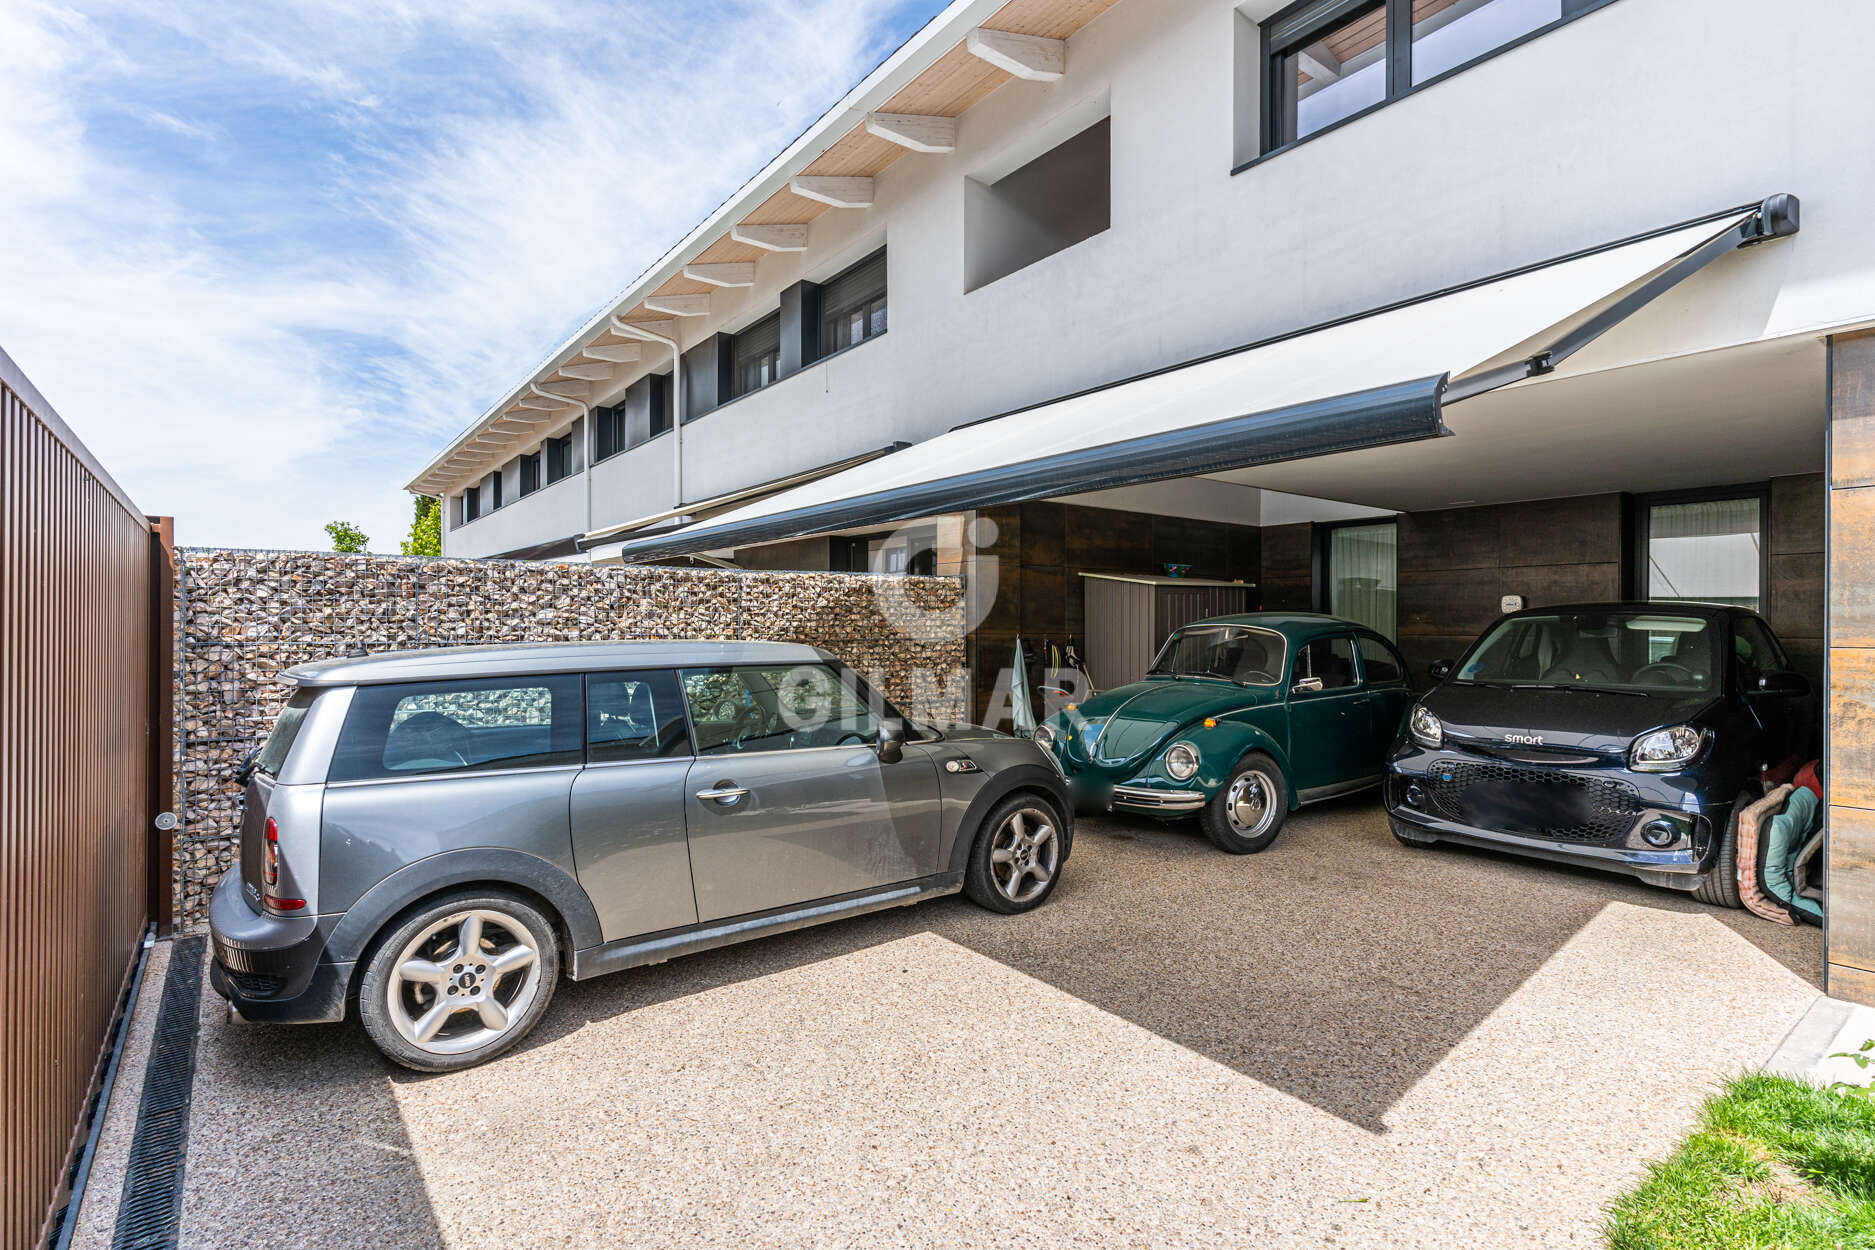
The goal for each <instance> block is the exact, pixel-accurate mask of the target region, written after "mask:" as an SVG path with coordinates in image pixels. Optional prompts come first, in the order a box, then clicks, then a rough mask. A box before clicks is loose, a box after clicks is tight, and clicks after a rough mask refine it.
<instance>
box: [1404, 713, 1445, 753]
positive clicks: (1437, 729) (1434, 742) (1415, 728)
mask: <svg viewBox="0 0 1875 1250" xmlns="http://www.w3.org/2000/svg"><path fill="white" fill-rule="evenodd" d="M1406 728H1407V731H1408V732H1409V733H1411V734H1412V735H1413V741H1415V742H1417V743H1419V745H1420V746H1422V747H1436V746H1440V745H1441V744H1443V743H1444V742H1445V726H1444V725H1443V724H1441V723H1440V721H1439V718H1438V717H1436V716H1434V715H1433V714H1432V713H1431V712H1429V711H1427V710H1426V705H1425V704H1423V703H1420V704H1416V705H1414V707H1413V714H1412V715H1411V716H1409V717H1407V718H1406Z"/></svg>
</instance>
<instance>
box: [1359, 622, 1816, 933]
mask: <svg viewBox="0 0 1875 1250" xmlns="http://www.w3.org/2000/svg"><path fill="white" fill-rule="evenodd" d="M1432 676H1433V678H1434V680H1435V681H1436V682H1438V683H1439V684H1438V685H1437V686H1435V687H1434V689H1433V690H1432V691H1431V693H1429V694H1427V695H1426V696H1425V697H1424V698H1423V699H1421V700H1420V701H1419V703H1418V704H1417V705H1415V706H1414V708H1413V709H1412V711H1411V712H1409V713H1408V715H1407V719H1406V727H1405V729H1404V730H1402V731H1401V735H1400V741H1399V744H1398V746H1397V747H1396V748H1395V750H1394V753H1393V758H1392V760H1391V762H1390V764H1389V766H1388V772H1389V776H1388V778H1387V785H1386V797H1385V802H1386V807H1387V815H1388V818H1389V821H1390V823H1391V824H1392V826H1393V833H1394V836H1395V837H1397V838H1398V839H1399V840H1400V841H1402V842H1405V843H1407V844H1409V845H1413V846H1427V845H1431V844H1433V843H1436V842H1444V841H1451V842H1463V843H1469V844H1471V845H1475V846H1485V847H1493V848H1497V849H1500V850H1508V851H1514V852H1516V853H1518V854H1522V855H1532V856H1537V857H1539V858H1543V859H1550V860H1558V861H1562V862H1565V863H1571V864H1583V865H1587V866H1590V867H1595V868H1607V869H1612V870H1615V871H1617V872H1626V873H1629V874H1632V875H1633V876H1636V877H1639V878H1640V879H1641V880H1643V881H1646V882H1649V883H1650V884H1653V885H1660V886H1666V887H1668V888H1670V889H1675V890H1686V891H1690V892H1692V893H1693V894H1694V896H1695V897H1697V898H1699V899H1700V900H1702V901H1704V902H1708V903H1718V904H1722V905H1724V906H1728V907H1736V906H1738V905H1739V903H1738V878H1737V872H1736V862H1735V855H1736V846H1737V842H1736V833H1735V821H1736V816H1737V813H1739V812H1741V811H1742V810H1743V809H1744V808H1745V807H1746V806H1748V804H1749V801H1750V799H1751V798H1752V797H1754V796H1756V795H1758V794H1760V793H1761V792H1762V787H1761V784H1760V772H1761V770H1762V769H1763V768H1765V767H1769V766H1774V765H1777V764H1780V763H1783V762H1785V761H1789V760H1791V759H1793V758H1806V759H1807V758H1808V757H1809V754H1808V753H1809V749H1810V746H1811V743H1812V741H1813V740H1814V738H1815V729H1816V727H1815V724H1814V719H1815V703H1814V698H1813V695H1812V691H1811V688H1810V683H1809V681H1808V680H1806V679H1805V678H1804V677H1803V676H1802V675H1801V674H1799V673H1796V672H1793V671H1792V670H1791V667H1790V660H1789V658H1788V657H1787V656H1786V655H1785V652H1784V648H1783V646H1782V644H1780V643H1779V642H1778V640H1777V636H1776V635H1775V634H1774V633H1772V632H1771V627H1770V626H1769V625H1768V624H1766V623H1765V620H1764V618H1763V617H1761V616H1759V615H1758V614H1757V613H1755V612H1752V611H1749V610H1747V609H1744V608H1738V607H1729V606H1718V605H1706V604H1690V603H1596V604H1585V605H1576V606H1570V607H1552V608H1535V609H1531V610H1528V611H1524V612H1517V613H1513V614H1511V615H1508V616H1506V617H1504V618H1503V619H1502V620H1500V621H1498V622H1497V623H1496V624H1494V625H1493V626H1491V628H1490V629H1488V630H1486V631H1485V632H1484V634H1483V636H1482V637H1480V638H1479V639H1478V641H1477V642H1475V643H1473V644H1472V646H1471V649H1470V650H1469V651H1467V652H1466V653H1465V657H1464V659H1462V660H1460V661H1459V662H1458V663H1457V665H1453V664H1451V663H1450V662H1447V661H1441V662H1440V663H1438V664H1435V665H1433V666H1432Z"/></svg>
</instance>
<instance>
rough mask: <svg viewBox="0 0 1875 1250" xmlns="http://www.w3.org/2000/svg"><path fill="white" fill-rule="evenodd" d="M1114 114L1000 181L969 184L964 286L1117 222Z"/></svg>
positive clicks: (988, 280)
mask: <svg viewBox="0 0 1875 1250" xmlns="http://www.w3.org/2000/svg"><path fill="white" fill-rule="evenodd" d="M1111 129H1112V127H1111V126H1110V124H1109V119H1107V118H1102V119H1101V120H1099V121H1097V122H1095V123H1094V124H1093V125H1091V126H1089V127H1087V129H1085V130H1083V131H1081V132H1080V133H1079V134H1077V135H1075V136H1074V137H1073V138H1071V139H1069V140H1067V141H1066V142H1064V143H1062V144H1060V145H1058V146H1056V147H1055V148H1053V149H1051V150H1050V151H1047V152H1044V153H1042V154H1041V155H1040V156H1038V157H1036V158H1035V159H1034V160H1032V161H1030V162H1029V163H1028V164H1026V165H1024V166H1022V167H1021V168H1020V169H1017V170H1015V171H1013V172H1011V173H1008V174H1005V175H1003V176H1002V177H1001V178H998V179H996V180H995V181H994V182H989V183H985V182H982V181H979V180H978V179H975V178H971V179H967V180H966V181H965V183H964V257H965V266H964V290H966V291H974V290H976V289H977V288H978V287H981V286H988V285H989V284H990V283H992V282H995V281H996V280H997V279H999V278H1006V277H1008V276H1009V275H1010V274H1012V273H1014V272H1016V271H1017V270H1018V269H1026V268H1027V267H1028V266H1030V265H1033V264H1034V263H1035V262H1036V261H1039V260H1043V259H1046V258H1047V257H1050V256H1053V255H1054V254H1055V253H1056V252H1059V251H1061V250H1063V249H1064V248H1068V247H1072V246H1073V245H1074V244H1076V243H1080V242H1082V241H1083V240H1086V239H1091V238H1093V237H1094V236H1095V235H1097V234H1099V233H1101V232H1102V231H1103V230H1105V229H1107V227H1108V226H1110V225H1111V224H1112V219H1113V214H1112V199H1113V185H1112V184H1113V179H1112V160H1111V149H1110V144H1109V136H1110V132H1111Z"/></svg>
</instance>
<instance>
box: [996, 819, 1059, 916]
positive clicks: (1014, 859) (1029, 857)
mask: <svg viewBox="0 0 1875 1250" xmlns="http://www.w3.org/2000/svg"><path fill="white" fill-rule="evenodd" d="M1060 864H1061V839H1060V837H1059V836H1057V834H1056V832H1055V821H1054V818H1053V817H1052V816H1049V815H1047V814H1045V813H1043V812H1042V811H1041V810H1039V809H1038V808H1033V807H1022V808H1017V809H1016V811H1015V812H1013V813H1012V814H1011V815H1010V817H1009V819H1007V820H1005V821H1004V822H1003V823H1002V827H1001V828H999V829H997V831H996V836H995V838H994V839H992V840H991V842H990V879H991V880H992V881H994V882H995V884H996V891H997V893H999V894H1001V895H1002V896H1003V897H1004V898H1006V899H1008V900H1009V901H1010V902H1012V903H1027V902H1029V901H1030V900H1032V899H1033V898H1035V896H1036V895H1038V894H1040V893H1041V892H1042V891H1043V890H1046V889H1047V888H1048V883H1049V882H1051V881H1053V880H1054V879H1055V870H1056V869H1057V868H1058V867H1060Z"/></svg>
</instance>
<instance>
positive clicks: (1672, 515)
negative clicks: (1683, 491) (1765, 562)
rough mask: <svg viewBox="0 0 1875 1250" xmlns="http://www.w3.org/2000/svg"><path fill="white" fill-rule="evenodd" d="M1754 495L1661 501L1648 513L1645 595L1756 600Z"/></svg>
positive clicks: (1742, 602) (1749, 605) (1757, 558)
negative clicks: (1685, 500)
mask: <svg viewBox="0 0 1875 1250" xmlns="http://www.w3.org/2000/svg"><path fill="white" fill-rule="evenodd" d="M1758 505H1759V501H1758V500H1756V499H1713V500H1707V501H1705V502H1703V503H1675V504H1661V505H1659V506H1657V507H1654V508H1651V509H1649V510H1648V514H1647V597H1648V598H1649V599H1658V600H1665V601H1667V602H1673V601H1676V600H1699V601H1701V602H1704V603H1732V604H1737V605H1739V606H1741V607H1747V608H1756V607H1758V606H1759V604H1758V599H1759V586H1758V575H1759V572H1760V570H1761V568H1762V564H1761V562H1760V552H1759V544H1760V542H1761V541H1762V539H1761V535H1760V532H1759V516H1758Z"/></svg>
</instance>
